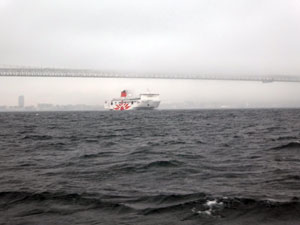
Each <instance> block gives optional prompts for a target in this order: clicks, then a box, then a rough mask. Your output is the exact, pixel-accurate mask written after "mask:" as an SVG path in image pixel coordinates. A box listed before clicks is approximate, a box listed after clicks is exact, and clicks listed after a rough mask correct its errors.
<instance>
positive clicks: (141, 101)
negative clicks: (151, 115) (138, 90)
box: [104, 90, 160, 111]
mask: <svg viewBox="0 0 300 225" xmlns="http://www.w3.org/2000/svg"><path fill="white" fill-rule="evenodd" d="M159 103H160V99H159V94H153V93H145V94H140V96H139V97H136V98H132V97H131V96H130V95H129V94H128V91H127V90H123V91H122V92H121V97H120V98H114V99H112V100H111V101H105V103H104V108H105V109H108V110H117V111H123V110H153V109H156V108H157V107H158V106H159Z"/></svg>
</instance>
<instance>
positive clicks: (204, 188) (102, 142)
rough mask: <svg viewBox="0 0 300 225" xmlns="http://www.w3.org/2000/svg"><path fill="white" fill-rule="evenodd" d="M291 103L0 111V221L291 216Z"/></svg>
mask: <svg viewBox="0 0 300 225" xmlns="http://www.w3.org/2000/svg"><path fill="white" fill-rule="evenodd" d="M299 141H300V110H299V109H284V110H280V109H268V110H199V111H163V110H161V111H159V110H158V111H136V112H134V111H132V112H130V111H129V112H124V111H123V112H39V113H35V112H34V113H0V224H28V225H31V224H33V225H35V224H141V225H149V224H155V225H159V224H170V225H171V224H220V225H221V224H222V225H226V224H235V225H241V224H247V225H248V224H272V225H274V224H293V225H299V224H300V142H299Z"/></svg>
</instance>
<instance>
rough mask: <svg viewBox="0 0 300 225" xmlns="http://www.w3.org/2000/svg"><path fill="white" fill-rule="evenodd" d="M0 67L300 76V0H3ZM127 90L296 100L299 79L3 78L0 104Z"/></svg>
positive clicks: (231, 102) (89, 97) (169, 101)
mask: <svg viewBox="0 0 300 225" xmlns="http://www.w3.org/2000/svg"><path fill="white" fill-rule="evenodd" d="M0 29H1V35H0V64H1V65H2V66H6V65H16V66H38V67H56V68H81V69H82V68H84V69H98V70H115V71H120V72H128V71H129V72H131V71H133V72H168V73H175V72H176V73H190V72H192V73H199V74H224V75H227V74H228V75H229V74H239V75H260V74H264V75H265V74H286V75H296V76H300V64H299V62H300V42H299V40H300V2H299V1H298V0H252V1H248V0H224V1H214V0H202V1H196V0H187V1H177V0H172V1H171V0H170V1H168V0H160V1H158V0H152V1H144V0H131V1H122V0H107V1H106V0H102V1H96V0H95V1H93V0H91V1H76V0H73V1H67V0H65V1H62V0H51V1H50V0H49V1H47V0H44V1H37V0H27V1H22V0H0ZM122 89H130V90H132V91H133V92H134V93H136V94H138V93H140V92H144V91H146V90H147V89H149V90H151V91H153V92H158V93H160V94H161V99H162V107H165V108H168V107H170V108H201V107H223V106H224V107H227V106H229V107H248V106H249V107H264V106H265V107H300V84H297V83H271V84H262V83H259V82H231V81H200V80H199V81H188V80H153V79H83V78H82V79H81V78H76V79H73V78H72V79H71V78H3V77H2V78H0V105H16V104H17V97H18V95H21V94H22V95H25V101H26V104H27V105H31V104H37V103H41V102H47V103H53V104H82V103H84V104H103V101H104V100H105V99H110V98H113V97H117V96H119V94H120V93H119V92H120V91H121V90H122Z"/></svg>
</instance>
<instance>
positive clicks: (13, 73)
mask: <svg viewBox="0 0 300 225" xmlns="http://www.w3.org/2000/svg"><path fill="white" fill-rule="evenodd" d="M0 76H2V77H82V78H144V79H194V80H232V81H261V82H265V83H268V82H275V81H276V82H300V76H288V75H262V76H242V75H241V76H236V75H234V76H233V75H232V76H225V75H196V74H157V73H156V74H154V73H152V74H151V73H119V72H107V71H99V70H74V69H71V70H70V69H52V68H0Z"/></svg>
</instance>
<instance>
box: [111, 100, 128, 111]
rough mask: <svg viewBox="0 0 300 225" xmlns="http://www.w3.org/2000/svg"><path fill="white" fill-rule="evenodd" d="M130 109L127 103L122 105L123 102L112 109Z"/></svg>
mask: <svg viewBox="0 0 300 225" xmlns="http://www.w3.org/2000/svg"><path fill="white" fill-rule="evenodd" d="M129 108H130V105H129V104H128V103H124V102H121V103H119V104H117V105H116V106H115V108H114V110H121V111H123V110H128V109H129Z"/></svg>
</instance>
